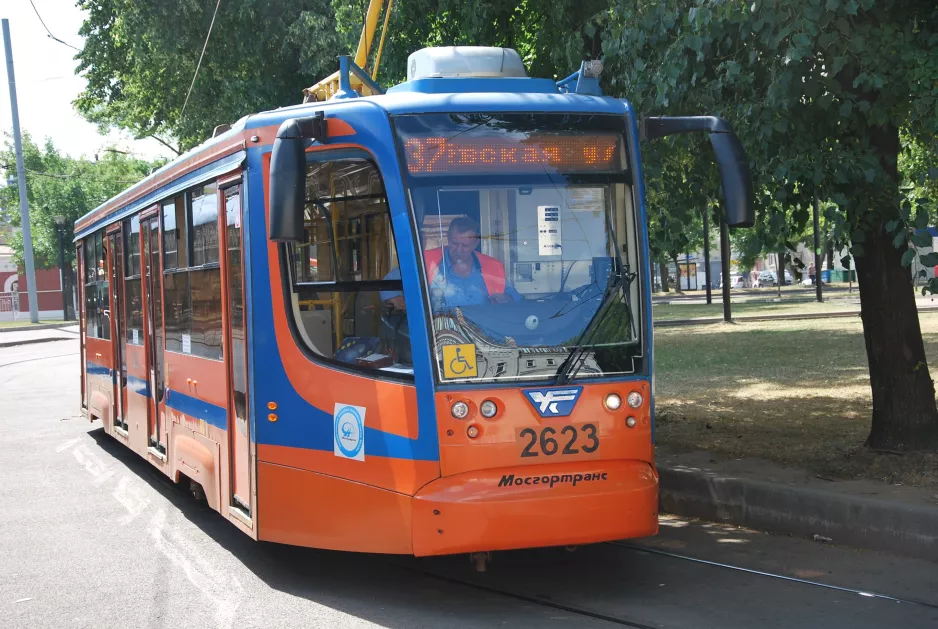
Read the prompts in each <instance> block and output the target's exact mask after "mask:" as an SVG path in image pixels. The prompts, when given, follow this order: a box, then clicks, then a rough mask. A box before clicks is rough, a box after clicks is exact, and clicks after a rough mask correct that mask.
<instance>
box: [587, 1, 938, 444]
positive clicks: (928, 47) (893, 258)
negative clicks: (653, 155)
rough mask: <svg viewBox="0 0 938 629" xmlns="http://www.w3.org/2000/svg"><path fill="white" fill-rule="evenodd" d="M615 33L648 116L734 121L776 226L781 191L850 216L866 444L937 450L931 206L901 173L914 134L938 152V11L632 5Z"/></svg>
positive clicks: (840, 237) (787, 197)
mask: <svg viewBox="0 0 938 629" xmlns="http://www.w3.org/2000/svg"><path fill="white" fill-rule="evenodd" d="M608 29H609V30H608V32H607V35H606V36H605V37H604V40H603V42H604V52H605V53H606V55H607V59H608V60H609V62H608V64H607V65H608V67H610V69H611V70H612V72H611V76H610V79H611V82H612V84H613V86H614V89H615V90H616V92H617V93H620V94H623V95H626V94H627V95H629V96H630V97H632V98H633V99H634V102H635V103H636V105H637V107H638V109H639V110H640V111H642V112H643V113H646V114H647V113H697V112H701V111H703V112H705V113H710V114H716V115H722V116H724V117H726V118H728V119H730V120H731V121H732V122H733V123H734V125H735V126H736V129H737V130H738V132H739V133H740V136H741V138H742V139H743V142H744V144H745V145H746V148H747V151H748V152H749V156H750V161H751V163H752V165H753V169H754V178H755V186H756V190H757V191H759V192H760V194H759V195H758V196H757V203H758V210H759V212H760V213H762V214H769V215H770V217H769V218H770V220H771V216H773V215H774V214H776V213H777V211H778V209H777V207H776V206H774V204H772V203H767V193H768V192H769V191H772V193H771V196H772V198H773V200H774V201H777V202H779V203H781V204H782V207H783V208H802V207H808V202H809V200H810V198H811V197H813V195H814V194H818V195H819V197H820V198H821V199H825V200H827V199H829V200H831V201H833V202H834V203H835V204H836V206H837V208H838V212H839V214H841V216H842V218H843V220H842V221H840V222H839V223H834V224H833V226H834V228H835V232H834V238H835V240H836V241H837V244H842V243H846V242H848V241H850V242H852V254H853V256H854V258H855V260H856V267H857V273H858V279H859V284H860V296H861V317H862V320H863V328H864V338H865V341H866V348H867V356H868V358H869V368H870V382H871V387H872V394H873V416H872V429H871V432H870V435H869V438H868V439H867V444H868V445H869V446H871V447H875V448H890V449H916V448H922V449H935V448H938V410H936V406H935V391H934V386H933V384H932V380H931V378H930V376H929V369H928V365H927V362H926V358H925V352H924V345H923V342H922V336H921V330H920V328H919V323H918V313H917V311H916V307H915V303H914V298H913V293H912V290H911V285H910V281H909V271H908V269H907V268H906V267H907V266H908V265H909V264H910V263H911V261H912V259H913V258H914V257H915V251H914V250H913V249H910V248H909V242H910V241H911V242H912V243H913V244H915V245H917V246H924V245H925V244H928V243H926V242H925V240H926V235H927V232H926V231H924V230H923V228H924V227H926V226H927V225H928V223H929V212H928V210H929V207H928V204H927V202H923V201H922V200H921V199H915V198H911V197H910V195H908V194H907V192H908V191H907V190H906V189H904V188H903V187H902V184H903V183H904V182H903V179H902V176H901V174H900V171H899V169H898V160H899V156H900V154H902V149H903V144H902V138H904V137H906V136H908V137H909V138H912V139H913V140H914V141H916V142H921V143H923V144H924V145H926V146H934V140H935V137H936V136H938V93H936V92H935V90H934V78H935V77H936V76H938V6H936V5H935V4H934V3H927V2H919V1H915V0H755V1H754V2H752V1H750V0H746V1H745V2H744V1H742V0H735V1H717V0H693V1H692V0H666V1H662V2H650V1H648V2H633V1H628V2H627V1H625V0H619V1H616V2H614V3H613V9H612V11H611V12H610V19H609V24H608ZM613 34H614V35H613ZM805 214H806V215H809V213H805ZM806 218H807V217H805V220H806ZM795 220H797V217H795ZM782 222H784V220H783V221H782ZM795 227H796V228H797V227H798V225H795ZM928 241H929V243H930V238H928ZM934 288H938V286H935V287H934Z"/></svg>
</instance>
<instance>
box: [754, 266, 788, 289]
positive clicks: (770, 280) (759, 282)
mask: <svg viewBox="0 0 938 629" xmlns="http://www.w3.org/2000/svg"><path fill="white" fill-rule="evenodd" d="M789 284H791V273H789V272H788V271H787V270H786V271H785V283H784V284H783V286H788V285H789ZM752 286H753V288H761V287H764V286H778V276H777V275H776V274H775V271H762V272H761V273H759V277H757V278H756V280H755V281H754V282H753V283H752Z"/></svg>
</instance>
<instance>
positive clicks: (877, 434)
mask: <svg viewBox="0 0 938 629" xmlns="http://www.w3.org/2000/svg"><path fill="white" fill-rule="evenodd" d="M870 139H871V141H872V143H873V145H874V146H875V147H876V149H877V151H878V152H879V155H880V160H881V163H882V164H883V167H884V168H885V169H886V171H887V172H888V173H889V174H890V175H891V177H892V179H893V181H895V182H896V186H897V191H898V181H899V177H898V172H897V170H896V157H897V155H898V152H899V131H898V129H897V128H895V127H890V128H881V127H880V128H875V127H874V128H873V129H872V133H871V134H870ZM895 214H896V216H898V208H896V210H895ZM866 238H867V241H866V242H865V243H862V247H863V250H862V254H863V255H859V256H855V258H854V260H855V264H856V270H857V281H858V284H859V287H860V317H861V318H862V320H863V337H864V340H865V341H866V354H867V360H868V361H869V367H870V386H871V388H872V392H873V425H872V429H871V430H870V435H869V437H867V440H866V445H867V446H869V447H871V448H883V449H890V450H919V449H933V450H934V449H938V410H936V407H935V386H934V384H933V383H932V380H931V376H930V375H929V372H928V365H927V363H926V359H925V346H924V343H923V342H922V330H921V328H920V326H919V320H918V310H917V308H916V305H915V295H914V293H913V291H912V286H911V281H910V278H909V270H908V269H906V268H905V267H903V266H902V253H903V252H902V251H900V250H899V249H896V248H895V247H894V246H893V244H892V239H891V238H890V237H889V236H888V234H886V231H885V229H884V219H882V218H879V219H874V220H873V221H872V225H871V228H870V230H869V231H867V232H866Z"/></svg>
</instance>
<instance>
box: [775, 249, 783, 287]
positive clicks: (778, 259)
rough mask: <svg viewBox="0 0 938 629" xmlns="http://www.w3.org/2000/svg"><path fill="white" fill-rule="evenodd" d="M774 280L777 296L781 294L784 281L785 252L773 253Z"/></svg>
mask: <svg viewBox="0 0 938 629" xmlns="http://www.w3.org/2000/svg"><path fill="white" fill-rule="evenodd" d="M775 275H776V278H775V281H776V284H775V285H776V286H777V287H778V296H779V297H781V296H782V282H784V281H785V254H784V253H783V252H781V251H780V252H778V253H776V254H775Z"/></svg>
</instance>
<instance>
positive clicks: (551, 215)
mask: <svg viewBox="0 0 938 629" xmlns="http://www.w3.org/2000/svg"><path fill="white" fill-rule="evenodd" d="M394 124H395V128H396V132H397V134H398V138H399V141H400V144H401V147H402V149H403V152H404V156H405V160H406V178H407V184H408V188H409V193H410V200H411V207H412V208H413V211H414V213H415V219H416V225H417V228H418V236H419V244H420V247H421V249H422V252H423V266H424V271H425V275H424V288H425V294H424V296H425V299H426V301H427V305H428V308H429V312H430V315H431V320H432V332H431V341H432V343H433V349H434V356H435V358H436V363H437V373H438V376H439V378H440V379H441V380H442V381H447V382H458V381H471V382H479V381H510V380H539V381H545V380H546V381H549V382H556V383H564V382H568V381H570V380H572V379H574V378H584V377H596V376H602V375H613V374H628V373H635V372H636V371H637V370H640V369H641V368H642V365H641V359H642V343H641V332H640V331H641V327H640V325H639V323H640V322H639V313H640V310H641V309H640V294H639V279H638V274H637V270H638V269H639V242H640V239H639V237H638V233H639V232H638V231H637V225H636V221H635V215H634V211H633V205H632V196H631V193H632V190H631V185H630V176H631V175H630V172H629V168H628V158H627V151H626V150H625V142H624V138H623V136H622V130H623V129H624V126H625V125H624V120H623V118H621V117H617V116H609V115H604V116H599V115H570V114H559V115H558V114H495V115H493V114H431V115H413V116H399V117H396V118H395V121H394Z"/></svg>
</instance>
